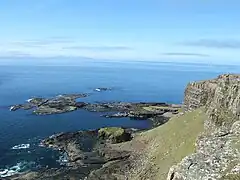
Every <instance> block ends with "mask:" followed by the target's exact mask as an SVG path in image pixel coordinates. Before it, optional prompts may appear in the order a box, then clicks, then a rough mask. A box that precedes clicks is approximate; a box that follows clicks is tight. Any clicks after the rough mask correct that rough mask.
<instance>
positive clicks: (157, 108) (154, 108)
mask: <svg viewBox="0 0 240 180" xmlns="http://www.w3.org/2000/svg"><path fill="white" fill-rule="evenodd" d="M143 109H144V110H146V111H155V110H165V109H169V110H178V109H179V108H174V107H168V106H146V107H143Z"/></svg>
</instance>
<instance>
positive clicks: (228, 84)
mask: <svg viewBox="0 0 240 180" xmlns="http://www.w3.org/2000/svg"><path fill="white" fill-rule="evenodd" d="M184 104H185V106H186V108H187V109H192V108H198V107H200V106H205V107H206V112H207V114H208V115H209V118H210V119H211V122H213V123H214V124H215V125H220V126H221V125H223V123H224V124H225V125H226V124H227V123H229V124H230V125H231V124H232V121H236V120H239V119H240V75H234V74H225V75H220V76H218V77H217V78H216V79H213V80H207V81H201V82H193V83H189V84H188V86H187V88H186V90H185V99H184Z"/></svg>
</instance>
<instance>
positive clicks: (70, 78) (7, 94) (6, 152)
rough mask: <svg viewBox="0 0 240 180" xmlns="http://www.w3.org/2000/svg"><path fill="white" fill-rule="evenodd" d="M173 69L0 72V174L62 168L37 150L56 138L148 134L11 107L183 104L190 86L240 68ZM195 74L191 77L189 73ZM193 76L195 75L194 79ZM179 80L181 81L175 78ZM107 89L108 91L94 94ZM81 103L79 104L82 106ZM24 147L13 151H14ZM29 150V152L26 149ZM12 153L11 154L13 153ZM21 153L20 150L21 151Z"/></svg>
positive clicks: (129, 123)
mask: <svg viewBox="0 0 240 180" xmlns="http://www.w3.org/2000/svg"><path fill="white" fill-rule="evenodd" d="M232 68H233V67H232V66H220V65H218V66H217V65H216V66H214V65H211V66H209V65H204V64H176V63H175V64H172V63H151V62H149V63H146V62H142V63H137V65H136V64H131V63H117V62H114V63H111V62H102V63H100V62H98V63H95V62H92V61H89V62H83V63H82V64H79V65H77V66H56V65H51V66H33V65H19V66H13V65H4V66H0V77H1V78H0V120H1V122H0V143H1V147H0V154H1V156H0V163H1V164H0V169H5V168H10V167H13V166H16V165H17V164H18V163H22V164H24V163H25V164H24V165H23V167H25V168H26V169H28V168H32V169H37V168H40V167H46V166H48V167H60V163H59V162H58V160H59V157H60V156H61V154H59V152H56V151H53V150H51V149H46V148H43V147H39V143H40V142H41V140H43V139H45V138H47V137H48V136H51V135H53V134H56V133H60V132H74V131H79V130H91V129H98V128H102V127H124V128H136V129H148V128H150V127H151V126H152V122H151V121H149V120H130V119H129V118H128V117H124V118H105V117H101V115H102V113H99V112H89V111H86V110H83V109H80V110H78V111H73V112H69V113H64V114H53V115H46V116H38V115H34V114H32V111H30V110H26V111H24V110H18V111H15V112H10V111H9V107H11V106H12V105H15V104H22V103H24V102H26V100H27V99H29V98H33V97H42V98H50V97H55V96H57V95H61V94H74V93H87V94H90V95H89V96H88V97H84V102H86V103H91V104H93V103H96V102H117V101H121V102H131V103H139V102H164V103H169V104H181V103H182V101H183V93H184V89H185V87H186V85H187V83H188V82H192V81H197V80H202V79H211V78H213V77H216V76H218V75H219V74H223V73H228V72H229V70H231V72H234V70H235V71H236V72H238V71H239V70H240V67H237V66H235V67H234V69H232ZM193 72H194V73H193ZM193 74H194V75H193ZM179 77H181V78H179ZM99 87H107V88H111V90H110V91H101V92H98V91H96V88H99ZM82 100H83V99H81V98H80V99H78V101H79V102H80V101H82ZM21 144H25V145H27V146H22V149H21V148H17V147H18V146H17V145H21ZM28 145H29V146H28ZM13 147H15V148H13ZM20 147H21V146H20Z"/></svg>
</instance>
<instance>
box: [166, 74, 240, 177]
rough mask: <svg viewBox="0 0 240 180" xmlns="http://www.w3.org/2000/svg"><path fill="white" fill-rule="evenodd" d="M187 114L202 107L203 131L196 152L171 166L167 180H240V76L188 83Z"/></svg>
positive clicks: (225, 76)
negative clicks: (204, 114) (205, 116)
mask: <svg viewBox="0 0 240 180" xmlns="http://www.w3.org/2000/svg"><path fill="white" fill-rule="evenodd" d="M184 102H185V106H186V109H187V110H193V109H196V108H199V107H205V111H206V114H207V115H208V119H206V120H205V131H204V132H203V133H202V134H201V135H199V137H198V139H197V140H196V152H195V153H194V154H192V155H190V156H187V157H185V158H184V159H183V160H182V161H181V162H180V163H179V164H178V165H176V166H173V167H172V168H171V169H170V171H169V174H168V178H167V179H168V180H198V179H199V180H205V179H206V180H207V179H212V180H213V179H216V180H217V179H229V180H230V179H233V180H237V179H240V121H239V120H240V75H233V74H225V75H221V76H219V77H217V78H216V79H213V80H207V81H201V82H193V83H189V84H188V86H187V88H186V90H185V100H184Z"/></svg>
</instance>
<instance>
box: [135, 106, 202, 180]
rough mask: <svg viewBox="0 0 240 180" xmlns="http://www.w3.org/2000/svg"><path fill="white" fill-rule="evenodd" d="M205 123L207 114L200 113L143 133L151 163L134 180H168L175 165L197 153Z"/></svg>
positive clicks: (174, 119) (173, 119)
mask: <svg viewBox="0 0 240 180" xmlns="http://www.w3.org/2000/svg"><path fill="white" fill-rule="evenodd" d="M205 119H206V115H205V113H204V112H203V111H202V109H198V110H195V111H193V112H188V113H186V114H184V115H182V116H180V117H177V116H175V117H173V118H172V119H171V120H170V121H169V122H168V123H166V124H164V125H162V126H160V127H158V128H155V129H152V130H150V131H147V132H144V133H142V134H141V135H140V136H139V137H138V138H139V140H140V141H144V142H145V143H146V144H147V147H148V148H147V149H146V151H147V152H146V154H147V157H146V158H147V163H146V164H144V167H143V168H141V167H140V169H141V170H140V171H138V172H137V175H134V176H135V177H134V178H133V179H136V180H137V179H138V180H141V179H151V180H155V179H156V180H162V179H164V180H165V179H166V177H167V173H168V171H169V168H170V167H171V166H172V165H174V164H177V163H178V162H180V161H181V160H182V159H183V158H184V157H185V156H187V155H189V154H191V153H193V152H194V151H195V142H196V138H197V136H198V135H199V133H200V132H202V131H203V122H204V120H205Z"/></svg>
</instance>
